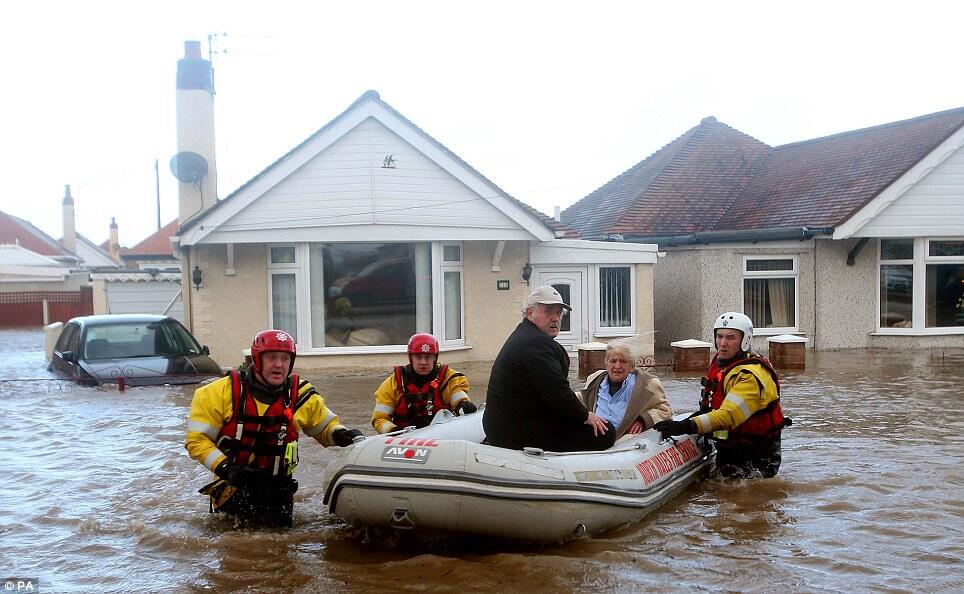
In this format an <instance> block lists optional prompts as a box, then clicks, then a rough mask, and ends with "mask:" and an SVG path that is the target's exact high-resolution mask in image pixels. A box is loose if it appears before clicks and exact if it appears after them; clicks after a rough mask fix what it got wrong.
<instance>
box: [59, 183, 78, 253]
mask: <svg viewBox="0 0 964 594" xmlns="http://www.w3.org/2000/svg"><path fill="white" fill-rule="evenodd" d="M63 213H64V238H63V239H62V240H61V243H62V244H63V245H64V247H65V248H67V251H69V252H70V253H72V254H76V253H77V227H76V223H75V222H74V199H73V198H72V197H71V196H70V184H65V185H64V205H63Z"/></svg>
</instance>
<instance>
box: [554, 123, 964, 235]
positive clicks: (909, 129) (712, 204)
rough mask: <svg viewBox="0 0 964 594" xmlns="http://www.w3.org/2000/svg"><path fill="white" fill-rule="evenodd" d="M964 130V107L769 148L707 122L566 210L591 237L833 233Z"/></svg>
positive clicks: (567, 220)
mask: <svg viewBox="0 0 964 594" xmlns="http://www.w3.org/2000/svg"><path fill="white" fill-rule="evenodd" d="M962 125H964V108H958V109H952V110H948V111H943V112H939V113H934V114H929V115H925V116H921V117H917V118H914V119H910V120H904V121H900V122H894V123H890V124H885V125H882V126H875V127H873V128H865V129H861V130H854V131H850V132H844V133H841V134H836V135H833V136H827V137H825V138H817V139H814V140H808V141H804V142H797V143H793V144H787V145H784V146H780V147H776V148H770V147H768V146H767V145H765V144H763V143H761V142H759V141H757V140H755V139H753V138H750V137H749V136H746V135H745V134H743V133H741V132H738V131H737V130H734V129H733V128H730V127H729V126H726V125H724V124H720V123H718V122H716V121H715V119H712V118H707V119H706V120H704V121H703V122H702V123H701V124H700V125H699V126H697V127H696V128H693V129H691V130H689V131H688V132H686V133H685V134H683V135H682V136H680V137H679V138H677V139H676V140H674V141H673V142H672V143H670V144H668V145H667V146H666V147H664V148H662V149H660V150H659V151H657V152H656V153H654V154H653V155H652V156H650V157H649V158H647V159H646V160H644V161H642V162H641V163H639V164H637V165H636V166H634V167H633V168H631V169H630V170H629V171H627V172H625V173H623V174H622V175H620V176H619V177H617V178H615V179H614V180H612V181H610V182H609V183H607V184H606V185H604V186H602V187H601V188H599V189H598V190H596V191H595V192H593V193H591V194H589V195H588V196H586V197H585V198H583V199H582V200H580V201H579V202H577V203H576V204H574V205H573V206H571V207H569V208H568V209H566V211H565V212H563V216H562V220H563V222H565V223H567V224H569V225H570V226H572V227H574V228H575V229H577V230H578V231H579V232H580V233H581V234H582V236H583V237H585V238H601V237H606V236H608V235H609V234H611V233H621V234H623V235H624V236H629V237H631V236H636V237H655V236H674V235H686V234H690V233H698V232H701V231H702V232H705V231H730V230H748V229H772V228H785V227H804V226H806V227H823V228H831V227H834V226H836V225H840V224H842V223H844V222H845V221H846V220H847V219H848V218H850V217H851V216H853V214H854V213H856V211H857V210H859V209H860V208H862V207H863V206H864V205H866V204H867V203H868V202H870V201H871V200H873V198H874V197H876V196H877V195H878V194H879V193H880V192H881V191H883V190H884V189H886V188H887V187H888V186H890V185H891V184H892V183H893V182H894V181H895V180H897V178H899V177H900V176H901V175H903V174H904V173H906V172H907V171H908V170H909V169H910V168H911V167H913V166H914V165H915V164H916V163H918V162H919V161H920V160H921V159H923V158H924V157H925V156H927V155H928V154H929V153H930V152H931V151H933V150H934V149H935V148H936V147H937V146H938V145H939V144H940V143H941V142H943V141H944V140H946V139H947V138H948V137H949V136H950V135H951V134H953V133H954V132H955V131H957V130H958V129H960V128H961V126H962Z"/></svg>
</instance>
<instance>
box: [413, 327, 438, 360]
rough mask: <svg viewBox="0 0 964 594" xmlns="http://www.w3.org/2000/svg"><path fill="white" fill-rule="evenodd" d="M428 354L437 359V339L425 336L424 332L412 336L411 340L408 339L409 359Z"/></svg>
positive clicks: (429, 335)
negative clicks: (412, 356) (413, 356)
mask: <svg viewBox="0 0 964 594" xmlns="http://www.w3.org/2000/svg"><path fill="white" fill-rule="evenodd" d="M422 353H428V354H430V355H435V358H436V359H437V358H438V339H436V338H435V337H434V336H432V335H431V334H426V333H424V332H422V333H419V334H413V335H412V337H411V338H409V339H408V354H409V359H411V355H416V354H422Z"/></svg>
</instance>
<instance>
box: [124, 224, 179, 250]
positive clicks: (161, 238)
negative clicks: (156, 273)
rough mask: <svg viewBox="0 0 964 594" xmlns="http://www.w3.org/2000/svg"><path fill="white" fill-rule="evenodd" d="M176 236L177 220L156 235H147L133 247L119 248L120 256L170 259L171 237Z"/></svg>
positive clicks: (159, 230)
mask: <svg viewBox="0 0 964 594" xmlns="http://www.w3.org/2000/svg"><path fill="white" fill-rule="evenodd" d="M173 235H177V219H174V220H173V221H171V222H170V223H168V224H166V225H164V226H163V227H161V228H160V229H158V230H157V232H156V233H153V234H151V235H148V236H147V238H145V239H144V240H143V241H141V242H140V243H138V244H137V245H135V246H134V247H132V248H130V249H127V248H121V256H168V257H172V254H173V250H172V248H171V236H173Z"/></svg>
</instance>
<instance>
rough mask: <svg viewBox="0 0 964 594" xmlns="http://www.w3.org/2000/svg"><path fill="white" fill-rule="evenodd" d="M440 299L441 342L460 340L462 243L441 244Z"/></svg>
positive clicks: (450, 342)
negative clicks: (441, 308) (441, 307)
mask: <svg viewBox="0 0 964 594" xmlns="http://www.w3.org/2000/svg"><path fill="white" fill-rule="evenodd" d="M441 272H442V301H443V310H444V311H443V314H442V326H443V328H442V329H441V331H440V334H441V336H439V338H441V339H442V343H443V344H445V343H449V344H452V342H453V341H461V340H463V338H464V336H463V334H462V323H463V320H462V244H461V243H443V244H442V264H441Z"/></svg>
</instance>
